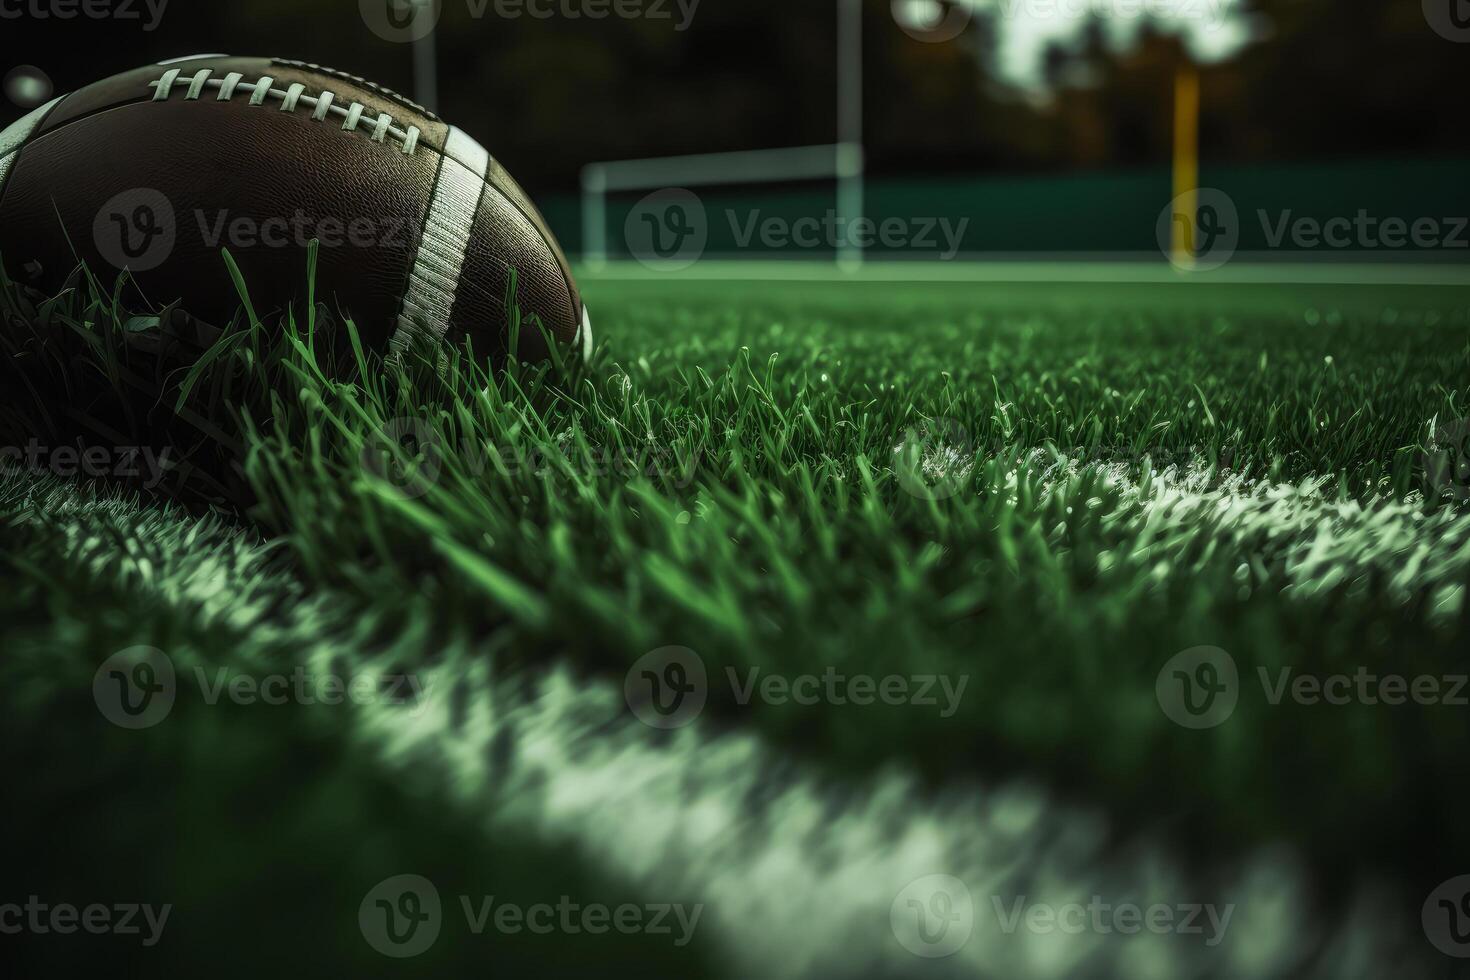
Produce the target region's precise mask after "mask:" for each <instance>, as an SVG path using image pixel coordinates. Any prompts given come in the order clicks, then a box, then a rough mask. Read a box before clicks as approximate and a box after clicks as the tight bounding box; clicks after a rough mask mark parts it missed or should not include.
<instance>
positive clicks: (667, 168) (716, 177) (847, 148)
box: [582, 0, 865, 269]
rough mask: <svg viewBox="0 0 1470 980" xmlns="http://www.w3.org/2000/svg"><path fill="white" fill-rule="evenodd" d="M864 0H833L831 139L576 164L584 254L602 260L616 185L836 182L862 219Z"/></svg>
mask: <svg viewBox="0 0 1470 980" xmlns="http://www.w3.org/2000/svg"><path fill="white" fill-rule="evenodd" d="M862 37H863V35H862V0H837V142H836V143H826V144H821V145H817V146H792V147H781V148H777V149H769V150H737V151H733V152H729V153H696V154H691V155H688V156H676V157H651V158H647V159H642V160H612V161H604V162H600V163H590V164H588V165H587V166H585V167H583V168H582V259H583V261H584V262H586V263H587V264H588V265H589V266H591V267H592V268H598V267H600V266H604V265H606V264H607V259H608V254H607V196H608V194H609V193H614V192H618V191H638V190H646V191H655V190H663V189H667V188H675V187H698V186H711V185H721V184H723V185H730V186H735V185H740V184H756V183H780V182H785V181H801V180H836V182H837V214H838V216H839V217H840V218H842V219H846V220H855V219H857V218H860V217H862V215H863V208H864V200H863V193H864V189H863V180H864V173H865V162H864V159H863V89H862V85H863V82H862V71H863V67H862ZM837 263H838V265H839V267H841V268H844V269H853V268H856V267H857V266H859V265H861V264H862V249H861V248H860V247H859V246H857V245H855V244H843V245H842V246H841V247H840V248H839V251H838V255H837Z"/></svg>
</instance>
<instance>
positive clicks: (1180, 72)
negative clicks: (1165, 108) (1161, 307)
mask: <svg viewBox="0 0 1470 980" xmlns="http://www.w3.org/2000/svg"><path fill="white" fill-rule="evenodd" d="M1173 180H1174V194H1173V198H1174V208H1173V213H1174V215H1175V220H1173V221H1171V222H1170V240H1169V253H1170V257H1171V258H1172V259H1173V261H1174V264H1175V265H1176V266H1177V267H1179V268H1181V269H1187V268H1190V267H1191V266H1193V265H1194V257H1195V252H1194V249H1195V242H1194V237H1195V233H1196V228H1197V225H1196V220H1195V219H1196V215H1195V211H1196V209H1197V204H1198V202H1197V200H1196V197H1197V192H1198V190H1199V68H1198V67H1197V66H1196V65H1195V64H1194V62H1192V61H1190V60H1189V58H1188V57H1182V58H1180V60H1179V65H1178V67H1177V68H1176V69H1175V71H1174V165H1173ZM1181 218H1182V219H1183V220H1180V219H1181Z"/></svg>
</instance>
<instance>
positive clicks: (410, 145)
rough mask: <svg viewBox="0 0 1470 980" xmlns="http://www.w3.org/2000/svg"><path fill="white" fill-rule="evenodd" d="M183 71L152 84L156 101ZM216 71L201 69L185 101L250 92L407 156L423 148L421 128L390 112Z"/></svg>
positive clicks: (257, 101) (256, 101)
mask: <svg viewBox="0 0 1470 980" xmlns="http://www.w3.org/2000/svg"><path fill="white" fill-rule="evenodd" d="M181 74H182V71H181V70H180V69H178V68H170V69H168V70H167V71H165V72H164V73H163V77H162V78H159V79H157V80H155V81H152V82H149V83H148V87H149V88H151V89H153V90H154V91H153V101H154V102H167V101H168V99H169V97H170V96H171V95H172V94H173V89H174V86H175V85H177V84H179V83H180V79H179V76H180V75H181ZM213 74H214V69H212V68H201V69H200V70H199V71H197V72H195V73H194V75H193V76H192V77H191V78H190V79H189V87H188V89H187V90H186V91H185V92H184V101H186V102H190V101H195V102H197V101H199V99H200V96H202V95H203V94H204V90H205V89H213V90H215V91H217V92H218V93H219V94H218V95H217V96H216V97H215V101H216V102H229V101H231V100H232V99H233V98H234V97H235V95H236V94H237V93H242V94H243V92H244V91H249V92H250V93H251V94H250V101H249V104H250V105H253V106H264V105H265V100H266V99H268V98H269V99H277V100H279V101H280V103H281V108H280V111H281V112H295V111H296V110H297V108H298V107H299V106H300V105H302V104H303V103H304V104H305V105H306V106H308V107H310V108H311V109H312V113H311V118H312V119H314V120H316V121H317V122H325V121H327V117H328V116H331V115H335V116H339V117H341V118H342V120H343V122H342V130H343V132H349V133H350V132H357V131H358V130H361V129H367V130H370V131H371V135H370V137H369V138H370V139H371V140H372V141H373V142H374V143H384V142H386V141H387V140H388V138H390V137H391V138H392V139H393V140H394V141H395V142H396V143H398V144H400V148H401V149H402V151H403V153H404V155H405V156H413V154H414V152H415V151H416V150H417V149H418V146H419V136H420V135H421V131H420V130H419V128H418V127H417V126H414V125H408V126H406V127H405V126H395V125H393V117H392V115H390V114H389V113H387V112H380V113H378V115H376V116H369V115H367V113H368V109H367V107H366V106H364V105H363V104H362V103H361V102H357V101H352V102H350V103H349V104H348V105H347V106H346V107H343V106H341V105H339V104H337V101H336V100H337V96H336V94H335V93H333V92H332V91H330V90H328V89H322V90H321V92H320V93H319V94H317V95H308V94H307V92H306V86H305V85H304V84H302V83H301V82H293V83H292V84H291V85H290V87H288V88H285V89H279V88H273V87H272V86H273V85H274V83H275V79H274V78H272V77H271V76H270V75H263V76H261V77H260V78H259V79H257V80H255V81H254V82H248V81H245V76H244V75H242V74H241V73H240V72H237V71H232V72H229V73H227V74H226V75H225V77H224V78H212V77H211V76H212V75H213Z"/></svg>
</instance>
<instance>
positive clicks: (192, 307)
mask: <svg viewBox="0 0 1470 980" xmlns="http://www.w3.org/2000/svg"><path fill="white" fill-rule="evenodd" d="M313 239H314V240H316V241H317V242H318V243H319V246H318V258H317V274H316V279H315V300H316V302H318V303H325V304H327V305H328V307H329V308H332V309H334V310H340V311H341V312H342V313H343V314H344V315H346V316H350V317H351V318H352V320H353V321H354V322H355V323H356V324H357V327H358V330H359V332H360V334H361V336H362V338H363V341H364V343H365V344H369V345H378V346H379V347H380V348H383V349H387V350H393V349H402V348H404V347H406V346H407V345H408V344H409V342H410V341H411V340H412V339H413V338H414V336H415V335H416V334H417V335H427V336H428V337H430V338H432V339H434V340H437V341H440V342H444V343H448V344H456V343H459V342H461V341H462V340H463V339H464V338H465V337H466V336H469V337H470V338H471V339H472V342H473V344H474V349H475V351H476V353H477V354H488V355H490V356H491V357H504V356H505V355H506V354H507V353H508V343H507V341H508V336H507V329H508V312H509V311H508V310H507V301H508V298H509V290H510V288H511V284H512V281H513V278H514V283H515V290H516V293H515V297H514V300H515V302H516V304H517V305H518V306H519V308H520V310H521V312H522V315H523V316H527V317H528V316H530V315H531V314H534V315H535V316H536V317H537V318H539V320H540V322H541V323H542V325H543V326H544V327H545V328H546V329H547V331H548V333H549V334H550V335H551V336H552V337H553V338H554V340H555V341H557V342H558V343H559V344H565V345H568V346H569V347H571V348H572V349H573V350H574V351H576V352H579V353H582V354H583V355H585V354H586V353H588V352H590V350H591V345H592V334H591V326H590V323H589V320H588V317H587V313H586V311H585V310H584V309H583V307H582V302H581V297H580V296H579V294H578V292H577V287H576V284H575V283H574V281H573V279H572V275H571V271H570V269H569V268H568V265H567V261H566V258H565V256H564V255H563V254H562V252H561V249H560V247H559V246H558V245H557V243H556V240H555V239H554V238H553V237H552V235H551V233H550V232H549V231H548V230H547V227H546V223H545V221H544V220H543V219H542V217H541V215H540V214H539V213H538V212H537V210H536V209H535V207H534V206H533V205H532V204H531V202H530V201H529V200H528V199H527V197H526V195H525V193H524V192H523V191H522V190H521V189H520V187H519V186H517V185H516V183H515V181H513V180H512V179H511V177H510V175H509V174H507V173H506V172H505V170H504V169H503V168H502V167H501V166H500V164H499V163H498V162H497V161H496V160H495V159H494V158H493V157H491V156H490V154H489V153H487V152H486V151H485V149H484V148H483V147H481V145H480V144H479V143H477V142H476V141H475V140H474V139H473V138H471V137H470V136H468V135H467V134H466V133H465V132H464V131H462V130H460V129H457V128H455V127H453V126H450V125H447V124H446V123H444V122H443V121H442V120H440V119H439V118H438V117H437V116H435V115H434V114H433V113H432V112H429V111H428V110H427V109H425V108H423V107H422V106H419V105H416V104H414V103H413V102H410V101H409V100H407V99H405V98H403V97H402V96H400V95H397V94H395V93H393V92H391V91H389V90H388V89H385V88H382V87H381V86H378V85H375V84H373V83H371V82H368V81H366V80H364V79H361V78H357V77H355V76H352V75H347V74H345V73H342V72H338V71H333V70H331V69H327V68H322V67H320V66H318V65H312V64H306V63H303V62H297V61H284V60H272V59H267V58H232V57H227V56H224V55H199V56H195V57H191V58H182V59H177V60H174V61H167V62H161V63H159V64H156V65H151V66H149V67H146V68H140V69H137V70H136V71H131V72H127V73H124V74H121V75H117V76H114V77H112V78H109V79H106V80H105V81H101V82H98V83H96V84H94V85H90V86H88V87H86V88H84V89H81V90H79V91H77V92H74V93H72V94H70V95H66V96H63V97H61V98H58V99H56V100H53V101H52V102H50V103H48V104H47V105H44V106H41V107H39V108H38V109H36V110H35V111H34V112H32V113H30V114H29V115H27V116H25V117H24V118H22V119H20V120H19V121H18V122H16V123H15V124H14V125H12V126H11V127H10V128H8V129H6V130H5V131H4V132H3V133H0V260H3V262H4V265H5V269H6V271H7V273H8V274H9V275H10V277H11V278H12V279H14V280H16V281H19V282H21V283H24V284H26V285H30V286H34V287H36V288H37V289H41V290H57V289H60V288H62V286H63V285H64V284H65V282H66V281H67V279H68V277H69V276H71V274H72V273H73V270H74V269H75V268H76V267H77V266H78V264H79V263H85V264H86V266H87V267H88V268H89V269H90V270H91V272H92V273H93V274H94V275H95V276H96V277H97V278H98V279H99V280H100V281H101V282H102V285H103V287H104V288H105V289H107V290H109V291H110V290H111V288H112V286H113V284H114V282H115V281H116V280H117V278H118V276H119V274H120V273H121V272H122V271H123V270H126V271H127V273H128V276H129V278H130V280H131V283H132V285H130V286H129V287H128V288H129V289H136V291H137V293H138V294H140V295H138V296H137V297H130V298H136V299H140V300H142V301H144V302H146V303H148V304H151V305H152V306H153V307H154V308H161V307H163V306H164V305H165V304H169V303H174V302H177V303H178V305H179V307H180V308H182V309H183V310H185V311H186V312H188V313H189V314H191V315H193V316H195V317H197V318H199V319H201V320H204V321H206V322H209V323H215V324H220V325H222V324H224V323H225V322H227V321H228V320H229V319H230V318H231V317H232V316H233V315H235V314H236V312H237V311H238V310H239V309H240V308H241V301H240V297H239V294H238V291H237V289H236V286H235V282H234V280H233V277H232V276H231V275H230V272H229V269H228V267H227V264H226V262H225V260H224V257H223V255H222V251H223V250H225V249H228V250H229V253H230V256H231V257H232V258H233V259H234V260H235V262H236V264H237V265H238V266H239V269H240V271H241V273H242V279H243V282H244V284H245V286H246V288H247V290H248V293H249V298H250V303H251V306H252V308H253V309H254V312H255V314H256V315H257V317H259V318H260V319H261V320H262V321H263V322H266V323H270V322H272V320H271V319H270V317H271V316H273V315H274V316H279V315H280V314H282V313H283V312H284V311H285V310H286V308H287V307H288V306H291V305H292V304H295V308H296V310H297V313H298V316H299V315H300V313H301V312H302V310H304V308H305V307H304V303H305V301H306V298H307V244H308V242H310V241H311V240H313ZM513 274H514V277H513ZM515 355H516V356H517V357H518V358H519V359H521V360H539V359H542V358H544V357H545V356H546V346H545V344H544V342H543V340H542V337H541V335H540V333H539V332H538V331H537V330H536V329H535V328H534V327H531V326H529V325H527V324H525V323H524V322H523V324H522V327H521V329H520V332H519V336H518V345H517V350H516V351H515Z"/></svg>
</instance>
